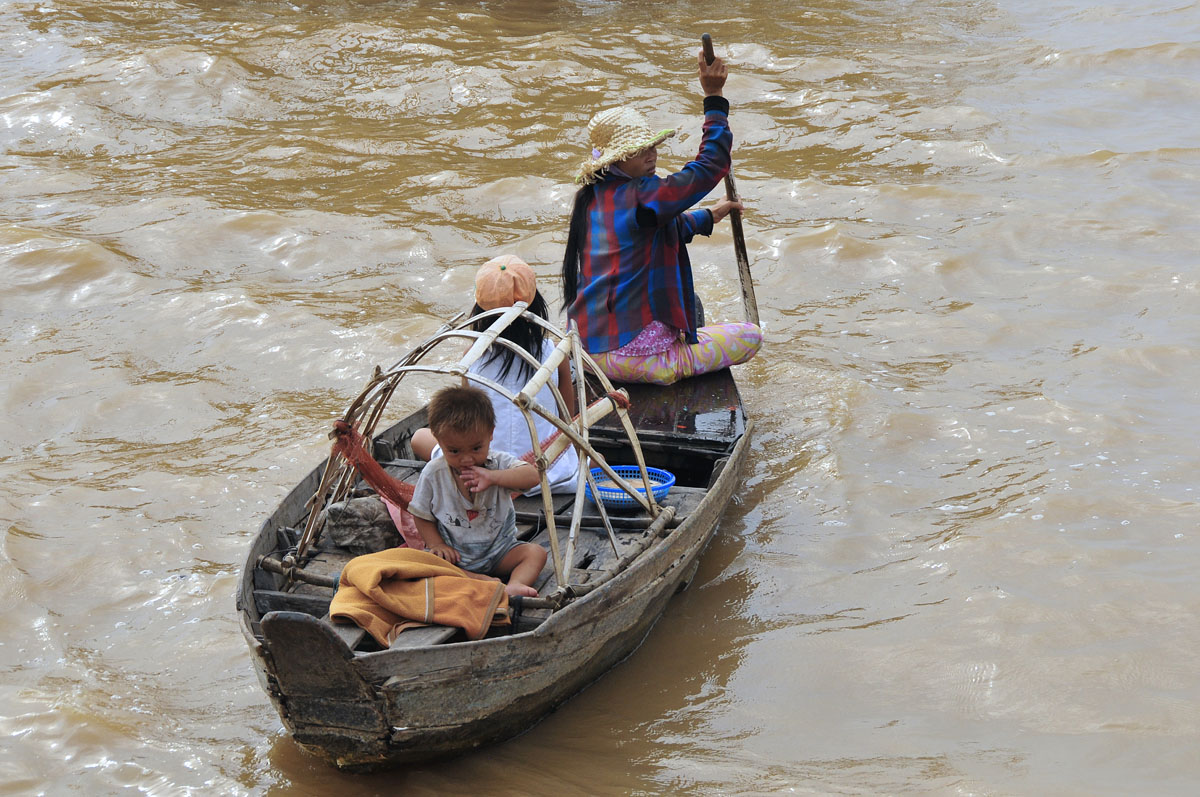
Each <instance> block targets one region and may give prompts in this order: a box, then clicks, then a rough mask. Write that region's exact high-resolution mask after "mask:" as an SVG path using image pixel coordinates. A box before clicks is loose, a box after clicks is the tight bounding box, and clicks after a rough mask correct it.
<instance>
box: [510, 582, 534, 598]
mask: <svg viewBox="0 0 1200 797" xmlns="http://www.w3.org/2000/svg"><path fill="white" fill-rule="evenodd" d="M504 591H505V592H507V593H508V594H509V595H510V596H512V595H518V596H520V597H522V598H536V597H537V594H538V593H537V590H536V589H534V588H533V587H530V586H528V585H526V584H518V583H516V582H509V583H508V584H505V585H504Z"/></svg>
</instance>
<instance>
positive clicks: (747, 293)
mask: <svg viewBox="0 0 1200 797" xmlns="http://www.w3.org/2000/svg"><path fill="white" fill-rule="evenodd" d="M700 43H701V44H702V45H703V46H704V60H705V61H707V62H708V63H710V64H711V63H712V62H713V59H715V58H716V57H717V56H716V53H714V52H713V44H712V36H709V35H708V34H707V33H705V34H704V35H703V36H701V37H700ZM725 197H726V198H727V199H729V200H731V201H733V202H739V201H741V199H740V197H738V192H737V186H736V185H734V182H733V169H732V167H731V168H730V170H729V172H728V173H727V174H726V175H725ZM729 225H730V227H731V228H732V230H733V251H734V254H735V255H737V264H738V280H739V281H740V282H741V284H742V307H743V308H744V309H745V313H746V320H747V321H749V322H750V323H751V324H754V325H756V326H757V325H759V324H758V301H757V300H755V298H754V278H753V277H751V276H750V258H749V257H747V256H746V233H745V232H744V231H743V230H742V212H741V211H740V210H737V209H736V208H735V209H734V210H732V211H730V212H729Z"/></svg>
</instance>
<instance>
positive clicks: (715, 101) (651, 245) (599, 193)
mask: <svg viewBox="0 0 1200 797" xmlns="http://www.w3.org/2000/svg"><path fill="white" fill-rule="evenodd" d="M704 111H705V113H704V136H703V139H702V140H701V142H700V152H699V154H698V155H697V156H696V159H695V160H694V161H692V162H690V163H688V164H687V165H686V166H684V167H683V169H681V170H680V171H678V172H676V173H675V174H672V175H670V176H669V177H666V178H662V177H656V176H651V177H641V178H637V179H630V178H628V177H624V176H620V175H616V174H613V173H611V172H610V173H609V174H608V175H607V176H606V177H605V178H604V179H603V180H601V181H600V182H599V183H597V184H596V186H595V192H596V194H595V200H594V201H593V202H592V204H591V205H589V206H588V211H587V219H588V220H587V229H586V230H584V231H583V234H582V236H581V239H580V250H581V257H580V266H579V282H578V285H579V292H578V294H577V295H576V297H575V300H574V301H573V302H572V303H571V306H570V307H569V308H568V309H567V315H568V316H569V317H570V319H571V321H573V322H574V323H575V325H576V327H577V328H578V329H579V335H580V338H581V339H582V341H583V346H584V348H585V349H586V350H587V351H589V352H605V351H612V350H613V349H619V348H621V347H622V346H624V345H625V344H626V343H629V342H630V341H631V340H633V339H634V338H635V337H637V335H638V333H639V332H641V331H642V329H644V328H645V327H646V326H647V325H648V324H649V323H650V322H651V321H653V320H656V319H657V320H658V321H661V322H663V323H664V324H668V325H670V326H672V327H675V328H676V329H681V330H683V331H684V333H685V334H686V337H687V340H688V342H689V343H695V342H696V322H695V315H696V314H695V304H696V296H695V293H694V290H693V287H692V264H691V261H690V260H689V259H688V254H687V248H686V246H685V244H687V243H688V242H689V241H691V240H692V237H693V236H695V235H696V234H697V233H699V234H700V235H709V234H711V233H712V228H713V217H712V213H711V212H709V211H708V210H688V208H690V207H691V206H692V205H695V204H696V203H697V202H699V201H700V200H701V199H703V198H704V197H705V195H707V194H708V192H709V191H711V190H712V189H713V188H715V187H716V185H717V184H718V183H719V182H721V180H722V179H724V177H725V174H726V173H727V172H728V171H729V152H730V147H731V145H732V143H733V134H732V133H731V132H730V130H729V103H728V102H727V101H726V100H725V99H724V98H723V97H705V98H704Z"/></svg>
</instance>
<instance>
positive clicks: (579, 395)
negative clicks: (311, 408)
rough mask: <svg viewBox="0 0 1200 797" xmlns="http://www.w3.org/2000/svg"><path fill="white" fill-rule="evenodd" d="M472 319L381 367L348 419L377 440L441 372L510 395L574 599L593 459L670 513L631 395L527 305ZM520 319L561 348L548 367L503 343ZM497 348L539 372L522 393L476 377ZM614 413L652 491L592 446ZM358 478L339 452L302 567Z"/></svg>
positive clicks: (302, 544) (563, 587)
mask: <svg viewBox="0 0 1200 797" xmlns="http://www.w3.org/2000/svg"><path fill="white" fill-rule="evenodd" d="M465 316H466V314H465V313H460V314H459V315H458V316H456V317H455V318H453V319H452V320H451V321H449V322H447V323H446V324H444V325H443V326H442V327H441V328H440V329H438V331H437V332H435V333H434V334H433V335H431V336H430V337H429V338H427V339H426V340H424V341H422V342H421V343H419V344H417V345H416V346H414V347H413V349H412V350H411V351H410V352H408V354H406V355H405V356H404V357H402V358H401V359H400V360H399V361H398V362H397V363H396V364H395V365H393V366H392V367H391V368H389V369H388V370H386V371H384V370H383V369H381V368H379V367H376V369H375V372H374V374H372V376H371V378H370V380H368V382H367V385H366V387H365V388H363V390H362V392H361V393H360V394H359V395H358V396H357V397H356V398H355V399H354V400H353V401H352V402H351V403H350V406H349V407H348V408H347V409H346V412H345V414H344V415H343V416H342V419H341V420H343V421H345V422H346V423H347V424H349V425H350V426H352V427H354V428H356V429H358V431H359V433H360V434H361V435H362V437H363V439H364V441H370V440H373V439H374V438H375V434H376V427H377V426H378V424H379V422H380V419H381V418H382V416H383V414H384V410H385V409H386V408H387V405H388V403H389V402H390V401H391V398H392V396H393V395H395V393H396V391H397V390H398V389H399V388H400V386H401V383H402V382H403V381H404V379H405V378H406V377H408V376H411V375H413V374H441V375H444V376H447V377H451V378H457V379H460V380H463V381H464V382H470V383H475V384H477V385H483V386H486V387H489V388H491V389H492V390H495V391H496V392H498V393H500V394H501V395H503V396H504V397H505V398H507V399H508V400H509V401H511V402H512V403H513V404H514V405H515V406H516V407H517V409H519V410H520V411H521V413H522V414H523V415H524V417H525V420H526V422H527V423H528V426H529V440H530V450H531V452H532V454H533V464H534V466H535V467H537V469H538V475H539V479H540V482H541V488H542V489H541V494H542V506H543V514H544V516H545V523H546V528H547V531H548V533H549V539H550V553H551V560H552V562H553V565H554V574H555V577H556V579H557V583H558V585H559V587H558V592H559V593H562V594H564V595H569V594H571V592H572V590H573V588H574V589H575V591H577V592H578V591H580V590H578V589H577V588H578V587H580V586H582V585H572V584H571V583H570V579H571V577H572V568H571V567H570V566H569V563H570V562H572V561H574V551H575V544H576V539H577V538H578V534H579V529H580V527H581V524H582V520H583V508H584V484H585V483H587V484H590V485H591V490H592V494H593V495H599V491H598V490H597V488H596V484H595V481H594V480H593V478H592V475H591V469H590V468H589V467H588V466H587V463H588V462H589V461H590V462H591V463H592V464H593V465H595V466H597V467H600V468H602V469H603V471H604V473H605V474H606V475H607V476H608V478H609V479H611V480H612V482H613V484H615V485H617V486H618V487H620V488H621V489H622V490H624V491H625V492H626V493H627V494H628V495H629V496H631V497H632V498H633V500H634V501H636V502H637V503H638V504H639V505H640V506H641V508H642V509H643V510H644V511H645V512H647V513H648V514H649V516H650V517H651V518H653V519H659V518H660V514H661V513H663V512H664V508H663V507H660V506H659V505H658V503H657V502H656V501H655V500H654V496H653V493H652V484H651V481H650V476H649V473H648V472H647V470H646V463H645V458H644V457H643V455H642V449H641V445H640V443H639V442H638V438H637V432H636V431H635V430H634V428H633V424H632V422H631V421H630V419H629V413H628V411H627V410H626V407H627V406H628V403H629V397H628V394H626V392H625V391H624V390H617V389H615V388H614V387H613V385H612V383H611V382H610V381H609V379H608V377H606V376H605V375H604V374H603V372H601V370H600V369H599V367H598V366H597V365H596V363H595V361H594V360H593V359H592V358H591V357H590V356H589V355H588V354H587V352H585V351H584V350H583V347H582V345H580V342H579V336H578V334H577V333H576V332H575V331H574V330H571V331H569V332H563V331H562V330H560V329H559V328H557V327H556V326H555V325H553V324H551V323H549V322H548V321H546V320H545V319H542V318H540V317H538V316H536V315H534V314H533V313H530V312H529V311H528V310H527V305H526V304H525V303H524V302H518V303H516V304H515V305H513V306H512V307H508V308H501V309H496V310H487V311H484V312H482V313H480V314H478V315H474V316H470V317H465ZM518 318H525V319H527V320H529V321H532V322H534V323H536V324H538V325H540V326H541V327H543V328H544V329H545V331H546V333H547V335H548V336H549V339H550V340H551V341H552V342H555V343H556V344H557V345H556V346H555V349H554V351H553V352H552V353H551V354H550V356H549V357H548V358H547V359H546V362H545V363H542V362H540V361H538V360H537V359H536V358H534V357H533V356H532V355H530V354H529V352H527V351H525V350H524V349H523V348H521V347H520V346H518V345H516V344H514V343H513V342H511V341H509V340H508V339H506V338H502V337H500V334H501V333H502V332H503V331H504V330H505V329H507V328H508V327H509V325H511V324H512V323H513V322H514V321H515V320H517V319H518ZM486 319H494V320H493V321H492V322H491V324H489V325H488V327H487V328H486V329H485V330H484V331H482V332H477V331H475V330H474V329H473V328H472V327H473V326H475V325H476V322H477V321H480V320H486ZM464 341H465V342H467V344H468V346H467V349H466V352H465V353H464V354H462V355H461V356H459V357H457V358H455V357H454V356H453V355H450V356H446V355H447V353H448V352H450V351H452V350H453V349H455V348H457V349H458V350H459V351H461V346H462V345H463V343H464ZM492 346H503V347H506V348H508V349H510V350H512V351H513V352H515V354H516V355H517V356H518V357H520V358H521V359H522V360H524V361H525V362H527V363H528V364H529V365H530V366H531V367H533V369H534V374H533V376H532V377H530V379H529V380H528V381H527V382H526V383H525V385H524V386H523V387H522V388H521V389H520V390H519V391H517V392H516V393H513V392H512V391H510V390H508V389H507V388H505V387H503V386H501V385H499V384H497V383H496V382H493V381H492V380H489V379H487V378H485V377H481V376H479V375H477V374H474V373H471V372H470V370H469V369H470V368H471V366H472V365H473V364H474V363H476V362H477V361H479V360H480V359H481V358H483V357H485V356H486V355H487V352H488V350H489V349H490V348H491V347H492ZM433 360H437V361H438V362H433ZM564 360H565V361H568V362H570V363H571V365H572V368H573V371H574V373H575V374H576V378H575V383H574V389H575V406H576V407H579V408H581V411H580V413H579V414H578V415H576V416H575V417H574V418H571V419H570V420H563V418H564V417H565V416H566V415H567V409H566V404H565V402H564V400H563V396H562V394H561V393H560V392H559V388H558V385H557V382H556V380H554V379H553V377H554V375H555V374H557V372H558V368H559V365H560V364H561V363H562V362H563V361H564ZM585 373H586V374H589V375H590V376H593V377H594V378H595V379H596V380H597V381H598V382H599V383H600V385H601V388H602V389H601V391H599V392H593V389H592V387H591V385H590V384H589V380H588V379H585V378H583V374H585ZM547 385H548V386H549V387H550V389H551V393H552V395H553V396H554V404H555V406H553V407H545V406H543V405H542V404H541V403H539V402H538V401H536V400H535V397H536V396H537V394H538V393H539V392H540V391H541V389H542V388H543V387H545V386H547ZM612 412H615V413H616V414H617V417H618V419H619V420H620V422H621V427H622V429H623V430H624V432H625V435H626V437H627V438H628V441H629V444H630V447H631V448H632V450H633V453H634V457H635V459H636V460H637V465H638V469H639V472H640V475H641V482H642V484H643V485H644V488H643V489H641V490H639V489H636V488H635V487H634V486H633V485H632V484H630V483H629V482H628V481H626V480H625V479H623V478H621V477H620V476H619V475H618V474H617V473H616V472H615V471H614V470H613V468H612V467H611V466H610V465H609V464H608V462H607V461H606V460H605V458H604V456H603V455H602V454H601V453H600V452H598V451H597V450H596V449H595V448H593V447H592V444H591V442H590V440H589V430H590V429H591V427H592V426H594V425H595V424H596V423H598V422H599V421H600V420H601V419H603V418H604V417H606V416H607V415H609V414H610V413H612ZM535 416H537V417H541V418H542V419H544V420H546V421H547V422H549V423H550V424H551V425H552V426H553V427H554V428H555V430H556V433H555V435H552V436H551V438H548V439H547V440H539V439H538V432H537V427H536V426H535V425H534V424H535ZM567 446H574V447H575V448H576V449H577V450H578V452H579V462H580V468H579V473H578V474H577V477H576V483H575V501H574V504H573V508H572V514H571V522H570V525H569V526H568V528H567V532H566V538H565V540H564V539H561V534H560V530H559V529H558V527H557V526H556V522H555V518H554V507H553V499H552V497H551V494H550V484H549V480H548V477H547V471H548V470H549V467H550V464H551V463H552V462H554V460H555V459H557V457H558V456H559V455H560V454H561V453H562V452H563V450H565V449H566V447H567ZM512 453H516V452H512ZM356 480H357V477H356V474H355V471H354V468H353V466H352V465H351V464H350V463H349V462H348V461H347V460H346V459H345V458H344V457H343V456H342V455H341V454H340V453H338V452H337V451H336V450H335V451H334V452H333V453H332V454H331V455H330V457H329V460H328V461H327V462H326V465H325V471H324V473H323V474H322V477H321V481H320V483H319V485H318V486H317V489H316V491H315V492H314V493H313V496H312V497H311V498H310V499H309V515H308V520H307V523H306V524H305V528H304V533H303V534H302V535H301V537H300V541H299V544H298V545H297V550H296V558H297V559H298V560H299V561H304V560H305V555H306V552H307V551H308V549H309V548H310V547H311V546H312V545H313V544H314V543H315V542H316V540H317V537H318V536H319V533H320V525H319V522H318V518H319V516H320V514H321V512H322V510H324V509H325V507H327V506H328V505H329V504H332V503H336V502H338V501H341V500H344V499H345V498H346V496H347V495H348V494H349V492H350V491H351V489H353V487H354V484H355V482H356ZM634 481H636V479H635V480H634ZM596 507H597V509H598V510H599V513H600V517H601V519H602V520H603V523H604V525H605V528H606V529H607V531H608V536H609V541H610V543H611V544H612V546H613V550H614V553H617V554H618V555H619V554H620V551H619V550H618V546H617V540H616V535H615V534H614V532H613V526H612V523H611V521H610V520H609V518H608V514H607V512H606V511H605V509H604V504H603V503H602V502H599V501H597V502H596ZM665 511H666V512H668V513H670V512H671V510H670V508H669V507H668V508H666V509H665ZM661 519H662V520H664V521H665V520H668V518H661Z"/></svg>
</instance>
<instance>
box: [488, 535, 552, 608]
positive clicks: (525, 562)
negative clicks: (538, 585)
mask: <svg viewBox="0 0 1200 797" xmlns="http://www.w3.org/2000/svg"><path fill="white" fill-rule="evenodd" d="M545 566H546V549H545V548H543V547H542V546H540V545H534V544H533V543H531V542H523V543H521V544H520V545H518V546H517V547H516V548H513V549H512V550H511V551H509V552H508V553H506V554H505V555H504V558H503V559H501V560H500V564H498V565H496V569H495V571H494V572H495V574H496V575H498V576H500V577H501V578H504V577H505V576H507V577H508V583H507V585H506V586H505V587H504V589H505V591H507V592H508V594H509V595H523V596H525V597H528V598H535V597H537V590H536V589H534V588H533V583H534V582H535V581H537V577H538V575H540V574H541V572H542V568H543V567H545Z"/></svg>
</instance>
